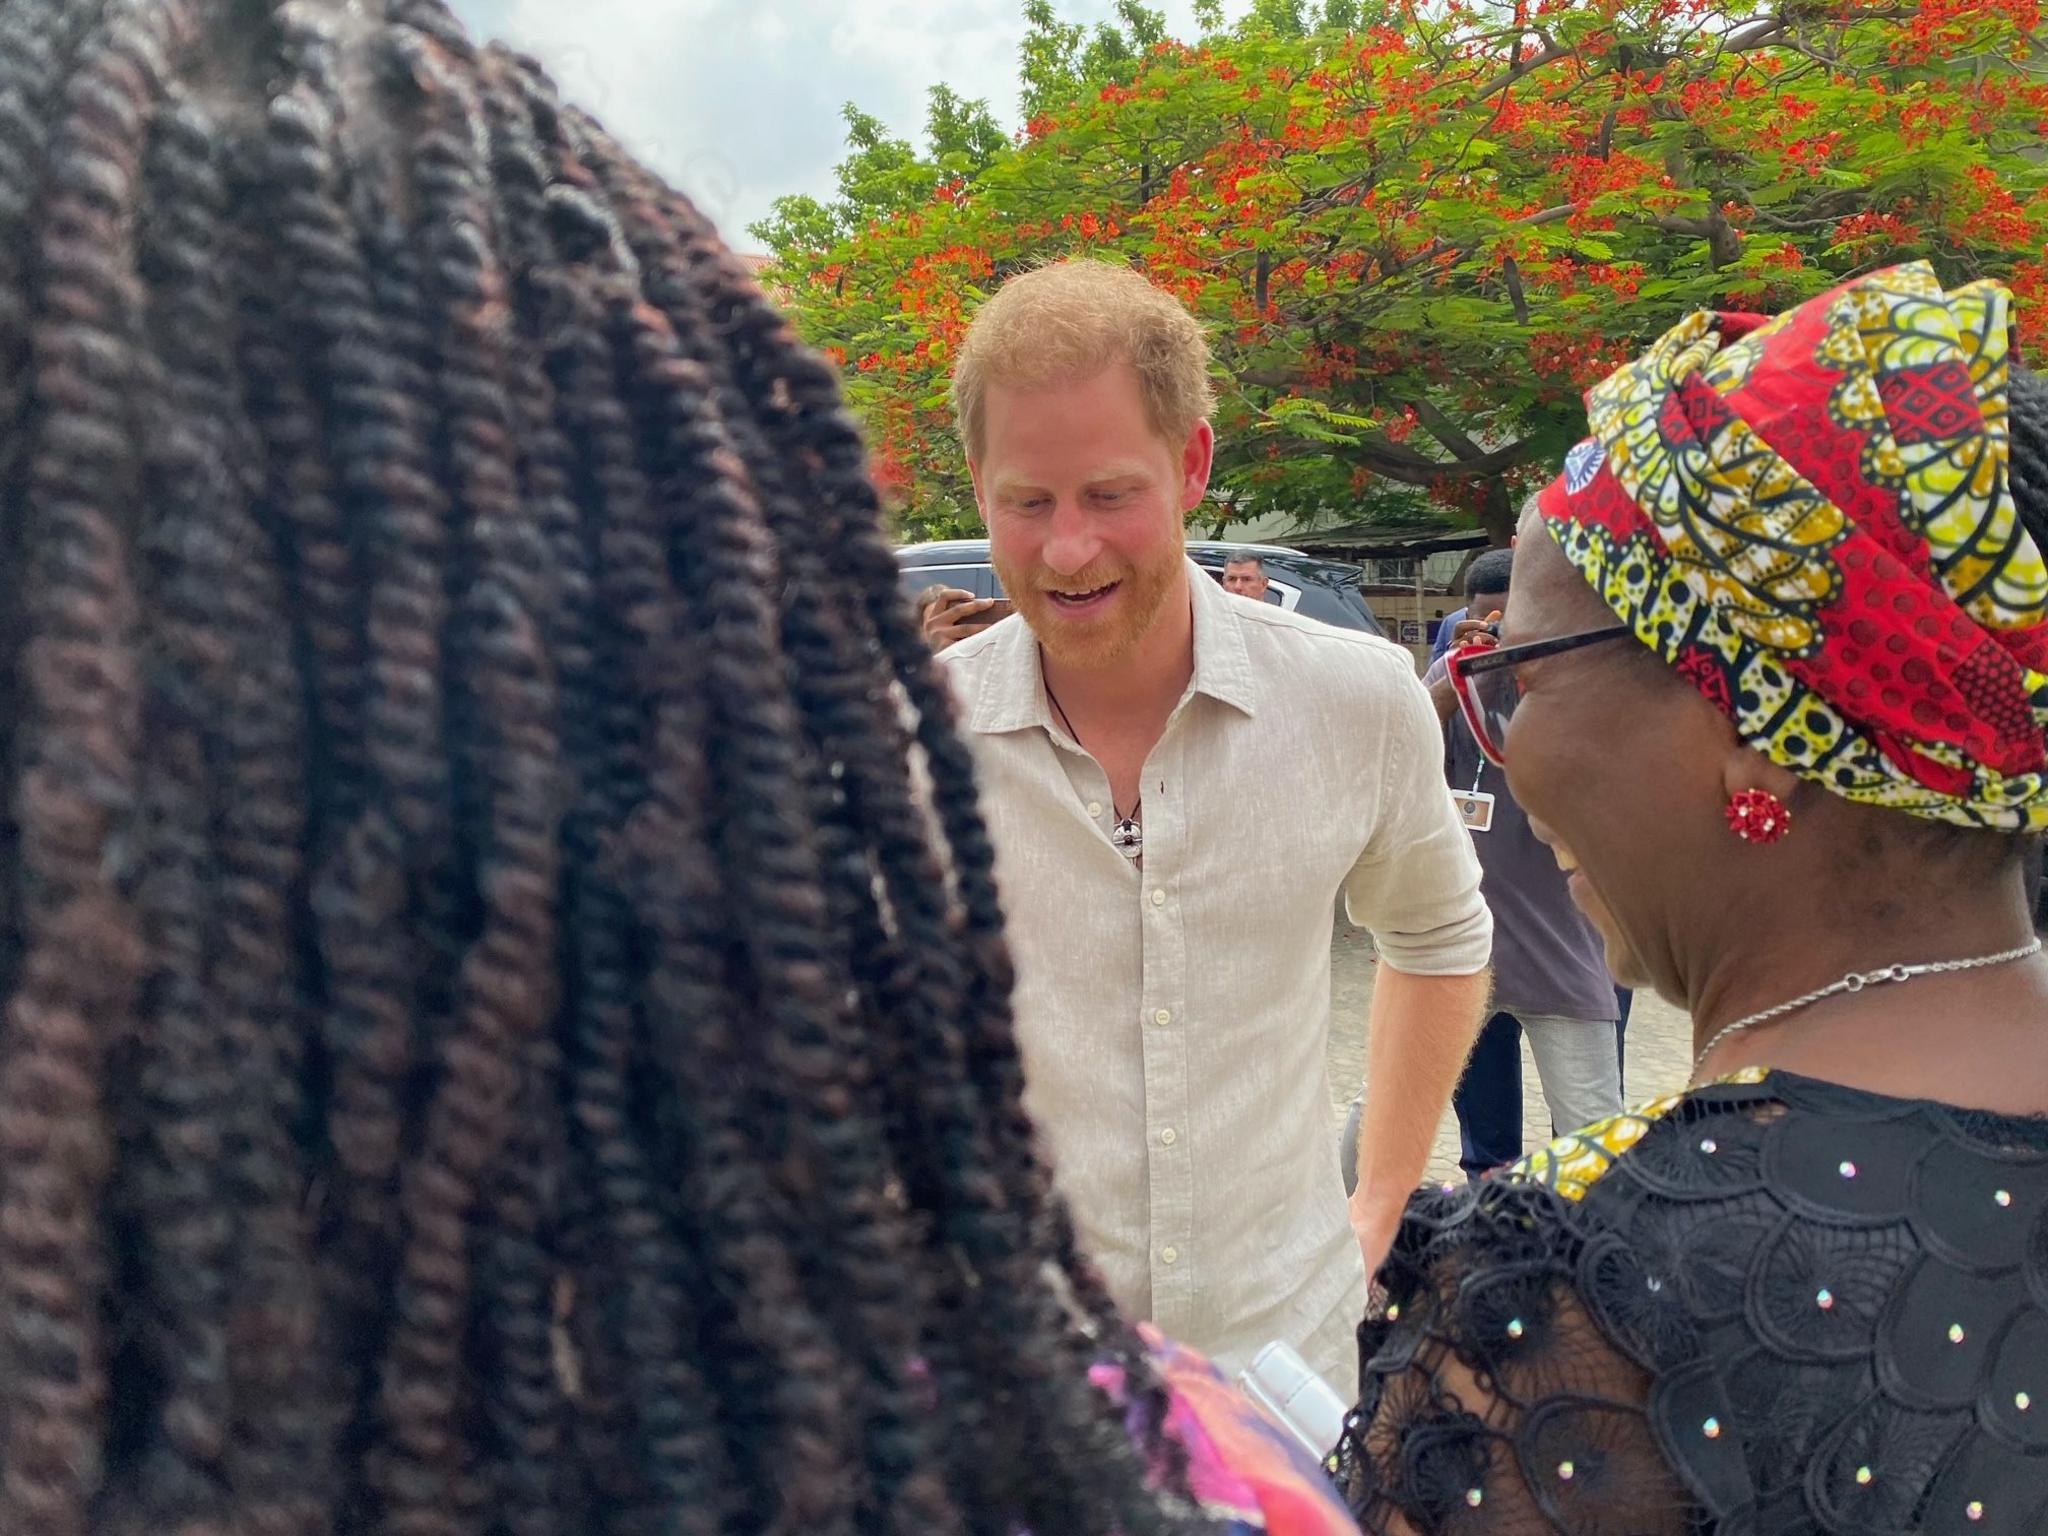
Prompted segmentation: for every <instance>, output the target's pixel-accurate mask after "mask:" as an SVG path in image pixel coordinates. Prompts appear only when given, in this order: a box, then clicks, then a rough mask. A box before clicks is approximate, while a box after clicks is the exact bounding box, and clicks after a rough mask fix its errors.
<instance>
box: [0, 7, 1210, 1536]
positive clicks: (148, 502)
mask: <svg viewBox="0 0 2048 1536" xmlns="http://www.w3.org/2000/svg"><path fill="white" fill-rule="evenodd" d="M0 611H4V612H6V613H7V614H8V615H9V616H10V617H9V621H8V622H7V623H5V624H0V719H4V721H5V729H6V732H7V735H6V751H5V753H4V757H0V761H4V765H5V772H6V774H7V781H8V791H9V792H8V794H7V796H6V797H5V800H4V803H0V852H4V853H5V855H6V857H7V868H8V871H9V876H10V878H9V880H8V881H7V882H6V884H5V887H4V891H0V987H4V989H5V996H6V1006H5V1010H4V1015H0V1531H16V1530H20V1531H35V1532H37V1533H38V1536H41V1533H54V1536H88V1533H95V1532H120V1533H123V1536H126V1533H128V1532H131V1531H132V1532H137V1533H140V1532H144V1531H148V1532H156V1531H162V1530H170V1531H178V1532H184V1533H189V1536H226V1533H235V1536H321V1533H329V1532H391V1533H404V1536H495V1533H499V1532H505V1533H509V1536H570V1533H582V1532H594V1533H601V1536H641V1533H646V1536H656V1533H661V1536H669V1533H683V1536H741V1533H748V1536H751V1533H756V1532H776V1533H788V1536H797V1533H799V1532H801V1533H804V1536H811V1533H818V1536H828V1533H839V1536H857V1533H859V1536H865V1533H868V1532H877V1533H900V1536H910V1533H920V1536H922V1533H934V1536H945V1533H958V1536H1015V1533H1017V1532H1019V1531H1036V1532H1040V1533H1051V1532H1060V1533H1090V1532H1095V1533H1103V1536H1107V1533H1109V1532H1112V1531H1114V1532H1119V1533H1126V1536H1146V1533H1157V1532H1169V1531H1176V1532H1177V1531H1194V1530H1204V1529H1208V1524H1207V1522H1206V1521H1204V1520H1203V1519H1202V1517H1201V1516H1200V1515H1199V1514H1198V1513H1196V1512H1195V1510H1194V1509H1193V1507H1192V1504H1191V1502H1190V1500H1189V1499H1188V1497H1187V1494H1186V1492H1185V1489H1184V1487H1183V1486H1182V1476H1181V1473H1180V1471H1179V1463H1178V1461H1177V1460H1176V1458H1175V1457H1174V1456H1173V1455H1172V1454H1171V1452H1170V1449H1169V1447H1168V1445H1167V1443H1166V1441H1165V1439H1164V1435H1163V1431H1162V1427H1161V1426H1162V1420H1163V1409H1162V1396H1161V1392H1160V1389H1159V1387H1158V1385H1157V1383H1156V1381H1155V1380H1154V1378H1153V1377H1152V1374H1151V1372H1150V1370H1149V1368H1148V1367H1147V1365H1146V1362H1145V1359H1144V1354H1143V1351H1142V1349H1141V1348H1140V1347H1139V1345H1138V1342H1137V1340H1136V1339H1135V1338H1134V1337H1133V1335H1132V1334H1131V1332H1130V1331H1129V1329H1128V1328H1127V1327H1126V1325H1125V1324H1124V1323H1123V1321H1122V1320H1121V1319H1120V1318H1119V1317H1118V1316H1117V1315H1116V1313H1115V1310H1114V1308H1113V1307H1112V1306H1111V1305H1110V1304H1109V1301H1108V1299H1107V1296H1106V1295H1105V1293H1104V1291H1103V1287H1102V1285H1101V1282H1100V1280H1099V1278H1098V1277H1097V1276H1096V1275H1095V1274H1094V1273H1093V1272H1092V1271H1091V1270H1090V1269H1089V1267H1088V1266H1087V1265H1086V1263H1085V1262H1084V1261H1083V1260H1082V1259H1081V1258H1080V1257H1079V1255H1078V1252H1077V1250H1076V1246H1075V1241H1074V1235H1073V1228H1072V1223H1071V1221H1070V1219H1069V1218H1068V1216H1067V1214H1066V1212H1065V1209H1064V1207H1063V1206H1062V1205H1061V1204H1060V1202H1059V1201H1058V1199H1057V1198H1056V1197H1055V1195H1054V1194H1053V1192H1052V1189H1051V1184H1050V1180H1049V1177H1048V1174H1047V1171H1046V1168H1045V1166H1044V1164H1043V1163H1041V1162H1040V1161H1039V1159H1038V1157H1037V1155H1036V1153H1035V1152H1034V1150H1033V1145H1032V1139H1031V1130H1030V1126H1029V1124H1028V1122H1027V1120H1026V1118H1025V1115H1024V1110H1023V1093H1022V1078H1021V1068H1020V1064H1019V1058H1018V1054H1017V1050H1016V1045H1015V1041H1014V1039H1013V1036H1012V1027H1011V1020H1010V1014H1009V982H1010V978H1009V966H1008V960H1007V956H1006V954H1005V950H1004V946H1003V941H1002V929H1001V921H1000V914H999V911H998V908H997V905H996V896H995V887H994V880H993V872H992V856H991V852H990V848H989V843H988V838H987V835H986V832H985V831H984V829H983V827H982V823H981V820H980V817H979V813H978V811H977V809H976V805H975V800H974V792H973V786H972V781H971V777H970V774H969V768H968V759H967V756H966V753H965V750H964V748H963V747H962V746H961V744H960V742H959V741H958V739H957V738H956V737H955V736H954V735H953V733H952V731H951V728H950V704H949V702H948V696H947V694H946V692H945V689H944V686H943V683H942V682H941V680H940V678H939V676H938V675H937V673H936V672H935V670H934V668H933V666H932V663H931V659H930V657H929V656H928V655H927V653H926V651H925V649H924V646H923V644H922V642H921V640H920V639H919V637H918V635H917V632H916V628H915V626H914V624H913V623H912V621H911V620H910V618H909V616H908V614H907V613H906V612H905V611H904V610H903V608H902V605H901V603H900V600H899V598H898V596H897V589H896V573H895V568H894V562H893V560H892V558H891V556H890V553H889V551H888V549H887V546H886V545H885V543H884V542H883V539H882V535H881V531H880V520H879V514H878V509H877V506H876V502H875V498H874V495H873V491H872V488H871V487H870V485H869V483H868V481H867V478H866V473H865V461H864V457H863V452H862V448H861V444H860V440H859V437H858V435H857V433H856V432H855V430H854V428H853V426H852V424H851V422H850V419H849V418H848V416H847V415H846V413H845V411H844V409H843V407H842V405H841V402H840V399H839V396H838V392H837V387H836V384H835V381H834V379H833V376H832V374H831V372H830V370H829V369H828V368H827V367H826V366H825V365H824V364H823V363H822V362H821V361H820V360H818V359H817V358H816V357H815V356H813V355H812V354H810V353H809V352H807V351H806V350H804V349H803V348H802V347H801V346H800V345H798V344H797V342H796V341H795V339H794V336H793V335H792V333H791V332H790V331H789V329H788V327H787V326H786V325H785V324H784V323H783V321H782V320H781V318H780V317H779V316H778V315H776V314H775V312H774V311H773V310H772V309H771V308H770V307H769V306H768V304H767V303H766V301H765V300H764V299H763V297H762V295H761V294H760V292H759V290H758V288H757V287H756V286H755V285H754V283H753V282H752V280H751V278H750V277H749V276H748V275H747V274H746V273H745V271H744V270H743V269H742V268H741V266H740V265H739V264H738V263H737V262H736V261H735V260H734V259H733V258H732V257H731V255H730V253H729V252H727V251H726V250H725V249H724V248H723V246H721V245H720V244H719V243H718V241H717V239H716V237H715V235H714V234H713V232H712V231H711V229H710V227H709V225H708V224H707V223H706V222H705V221H704V220H703V218H702V217H701V216H700V215H698V214H697V213H696V211H695V210H694V209H692V208H691V207H690V206H689V205H688V204H687V203H686V202H684V201H683V200H681V199H680V198H678V197H677V196H676V195H675V194H674V193H673V192H671V191H670V190H669V189H667V188H666V187H664V186H663V185H661V183H660V182H659V181H658V180H657V179H656V178H654V177H652V176H651V175H649V174H648V173H647V172H645V171H644V170H643V169H641V168H640V167H639V166H637V165H635V164H634V163H633V162H632V161H631V160H630V159H628V158H627V157H626V156H625V155H624V154H623V153H622V152H621V151H620V150H619V149H618V148H617V147H616V146H615V145H614V144H613V143H612V141H611V140H610V139H608V138H607V137H606V136H605V134H604V133H603V131H602V130H601V129H600V128H599V127H598V126H597V125H596V124H594V123H593V122H591V121H590V120H589V119H587V118H585V117H583V116H581V115H580V114H578V113H576V112H575V111H574V110H573V109H572V108H569V107H567V106H565V105H564V104H563V103H561V102H560V101H559V100H557V98H556V97H555V95H554V92H553V89H552V87H551V86H550V85H549V83H548V82H547V81H546V79H545V78H544V77H543V76H542V75H541V73H540V71H539V70H538V69H537V68H536V67H535V66H534V65H533V64H532V63H531V62H529V61H526V60H523V59H520V58H517V57H515V56H513V55H510V54H507V53H504V52H502V51H500V50H495V49H479V48H477V47H476V46H475V45H473V44H472V43H471V42H470V41H469V40H468V39H467V38H466V37H465V36H464V35H463V33H462V30H461V29H460V27H459V26H457V25H456V24H455V22H454V21H453V19H452V18H451V17H450V16H449V15H448V13H447V12H446V10H445V9H444V8H443V7H442V5H441V4H439V3H438V0H378V3H375V4H370V5H367V6H365V5H354V6H342V5H339V4H331V5H330V4H320V3H313V4H308V3H305V0H290V3H286V0H63V3H58V0H8V3H7V4H6V5H5V6H4V7H0ZM1105 1363H1107V1364H1115V1365H1120V1366H1122V1367H1123V1368H1124V1371H1125V1374H1126V1376H1127V1378H1128V1380H1129V1381H1130V1383H1131V1388H1132V1393H1133V1402H1134V1405H1135V1406H1134V1407H1131V1408H1128V1409H1127V1408H1125V1407H1121V1406H1118V1405H1116V1404H1113V1403H1112V1402H1111V1401H1110V1400H1109V1399H1108V1398H1106V1397H1105V1396H1103V1395H1102V1394H1100V1393H1099V1392H1098V1390H1097V1389H1096V1387H1095V1386H1094V1385H1092V1384H1091V1382H1090V1380H1089V1368H1090V1367H1091V1366H1093V1365H1096V1364H1105Z"/></svg>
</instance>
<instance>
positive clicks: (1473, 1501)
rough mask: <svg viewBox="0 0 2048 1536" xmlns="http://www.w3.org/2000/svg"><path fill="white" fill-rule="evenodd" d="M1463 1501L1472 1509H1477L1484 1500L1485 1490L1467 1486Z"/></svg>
mask: <svg viewBox="0 0 2048 1536" xmlns="http://www.w3.org/2000/svg"><path fill="white" fill-rule="evenodd" d="M1465 1502H1466V1503H1467V1504H1470V1505H1471V1506H1472V1507H1473V1508H1474V1509H1477V1508H1478V1507H1479V1506H1480V1505H1482V1504H1484V1503H1485V1502H1486V1490H1485V1489H1483V1488H1467V1489H1466V1490H1465Z"/></svg>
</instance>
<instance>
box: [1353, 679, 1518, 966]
mask: <svg viewBox="0 0 2048 1536" xmlns="http://www.w3.org/2000/svg"><path fill="white" fill-rule="evenodd" d="M1388 692H1389V694H1390V695H1391V697H1390V698H1388V700H1387V701H1386V704H1385V707H1384V710H1383V713H1382V718H1383V719H1384V721H1385V730H1384V732H1383V735H1382V741H1381V751H1380V753H1379V754H1378V756H1379V768H1380V785H1379V812H1378V815H1377V817H1376V818H1375V821H1374V825H1373V829H1372V836H1371V838H1370V839H1369V840H1368V841H1367V843H1366V847H1365V851H1364V853H1363V854H1361V855H1360V856H1359V859H1358V862H1357V863H1356V864H1355V865H1353V866H1352V870H1351V873H1350V875H1349V876H1348V877H1347V878H1346V879H1345V882H1344V906H1345V910H1346V911H1347V912H1348V913H1349V914H1350V916H1351V920H1352V921H1353V922H1354V923H1357V924H1359V925H1360V926H1362V927H1365V928H1369V929H1370V930H1372V936H1373V941H1374V943H1375V944H1376V945H1377V946H1378V949H1379V954H1380V960H1381V962H1382V963H1384V964H1386V965H1390V966H1392V967H1393V968H1394V969H1395V970H1397V971H1402V972H1405V973H1407V974H1408V975H1411V976H1470V975H1473V974H1475V973H1476V972H1479V971H1483V970H1485V969H1486V965H1487V962H1488V961H1489V960H1490V959H1491V958H1492V954H1493V917H1492V914H1491V913H1489V912H1488V911H1487V910H1486V902H1485V900H1484V899H1483V898H1482V897H1481V896H1480V894H1479V859H1478V856H1477V855H1475V854H1474V853H1473V851H1472V834H1471V833H1469V832H1467V831H1466V830H1465V827H1464V823H1463V822H1461V821H1460V820H1459V819H1458V811H1457V807H1456V806H1455V805H1453V804H1452V803H1451V792H1450V788H1449V786H1448V785H1446V784H1445V783H1444V776H1443V751H1444V746H1443V742H1444V739H1443V732H1442V729H1441V727H1440V726H1439V725H1438V722H1437V718H1436V710H1435V709H1434V707H1433V706H1432V705H1431V704H1430V700H1429V694H1428V692H1427V690H1425V689H1424V687H1423V685H1422V684H1421V683H1420V682H1419V681H1417V679H1416V678H1415V676H1414V674H1413V673H1412V672H1408V673H1406V674H1405V675H1401V676H1397V677H1394V678H1393V679H1392V680H1391V682H1390V684H1389V687H1388ZM1369 755H1370V754H1369Z"/></svg>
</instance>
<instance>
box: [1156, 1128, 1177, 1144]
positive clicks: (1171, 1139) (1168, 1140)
mask: <svg viewBox="0 0 2048 1536" xmlns="http://www.w3.org/2000/svg"><path fill="white" fill-rule="evenodd" d="M1159 1140H1160V1143H1161V1145H1163V1146H1169V1147H1170V1146H1172V1145H1173V1144H1174V1143H1175V1142H1176V1141H1179V1140H1180V1132H1179V1131H1176V1130H1175V1129H1174V1128H1173V1127H1172V1126H1170V1125H1169V1126H1168V1127H1167V1128H1166V1129H1165V1130H1163V1131H1161V1132H1160V1133H1159Z"/></svg>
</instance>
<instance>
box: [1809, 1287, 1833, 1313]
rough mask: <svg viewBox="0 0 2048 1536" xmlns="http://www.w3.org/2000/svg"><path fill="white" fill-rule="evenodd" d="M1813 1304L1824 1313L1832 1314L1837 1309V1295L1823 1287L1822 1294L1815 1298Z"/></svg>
mask: <svg viewBox="0 0 2048 1536" xmlns="http://www.w3.org/2000/svg"><path fill="white" fill-rule="evenodd" d="M1813 1304H1814V1305H1815V1306H1816V1307H1819V1308H1820V1309H1821V1311H1823V1312H1832V1311H1834V1309H1835V1293H1834V1292H1833V1291H1831V1290H1829V1289H1828V1288H1827V1287H1826V1286H1822V1287H1821V1288H1820V1293H1819V1294H1818V1295H1817V1296H1815V1297H1814V1298H1813Z"/></svg>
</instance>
